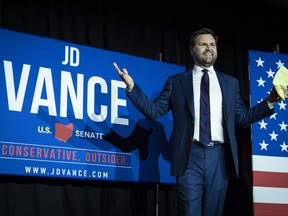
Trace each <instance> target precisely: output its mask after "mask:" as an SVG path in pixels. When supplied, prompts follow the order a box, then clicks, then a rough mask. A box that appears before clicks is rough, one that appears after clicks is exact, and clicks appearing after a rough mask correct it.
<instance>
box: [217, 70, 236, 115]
mask: <svg viewBox="0 0 288 216" xmlns="http://www.w3.org/2000/svg"><path fill="white" fill-rule="evenodd" d="M216 75H217V78H218V81H219V85H220V88H221V92H222V105H223V114H224V119H225V120H227V116H228V113H232V112H230V110H229V108H231V106H229V102H230V101H231V98H232V97H231V96H230V94H231V92H232V91H231V89H232V87H231V86H230V82H228V80H227V78H226V77H225V76H223V74H221V73H217V72H216Z"/></svg>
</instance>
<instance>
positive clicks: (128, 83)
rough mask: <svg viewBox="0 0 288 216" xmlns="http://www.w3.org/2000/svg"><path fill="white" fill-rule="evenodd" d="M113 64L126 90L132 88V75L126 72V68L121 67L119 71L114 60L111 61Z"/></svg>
mask: <svg viewBox="0 0 288 216" xmlns="http://www.w3.org/2000/svg"><path fill="white" fill-rule="evenodd" d="M113 66H114V68H115V70H116V72H117V73H118V75H119V77H120V78H121V79H122V80H123V81H124V83H125V84H126V86H127V87H126V88H127V90H129V91H131V90H132V88H133V87H134V81H133V79H132V77H131V76H130V75H129V74H128V71H127V70H126V68H123V71H121V70H120V68H119V67H118V65H117V64H116V63H115V62H114V63H113Z"/></svg>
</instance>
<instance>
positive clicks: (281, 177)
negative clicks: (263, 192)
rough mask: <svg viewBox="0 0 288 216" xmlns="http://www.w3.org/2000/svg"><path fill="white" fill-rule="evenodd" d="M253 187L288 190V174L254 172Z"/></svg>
mask: <svg viewBox="0 0 288 216" xmlns="http://www.w3.org/2000/svg"><path fill="white" fill-rule="evenodd" d="M253 185H254V186H263V187H280V188H288V173H278V172H262V171H253ZM286 214H288V212H287V213H286Z"/></svg>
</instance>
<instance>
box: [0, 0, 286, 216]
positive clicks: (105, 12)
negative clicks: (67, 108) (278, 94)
mask: <svg viewBox="0 0 288 216" xmlns="http://www.w3.org/2000/svg"><path fill="white" fill-rule="evenodd" d="M250 2H251V3H249V2H245V1H229V2H228V3H227V2H224V3H222V2H221V1H212V2H209V1H203V2H202V3H199V2H198V1H197V2H196V1H195V2H194V1H185V2H181V1H172V2H170V1H161V0H154V1H150V0H148V1H129V2H128V1H125V0H123V1H112V0H102V1H97V0H95V1H87V0H79V1H60V0H59V1H49V0H41V1H33V0H17V1H16V0H15V1H14V0H0V27H1V28H7V29H11V30H15V31H19V32H25V33H29V34H34V35H39V36H44V37H49V38H55V39H60V40H63V41H67V42H73V43H77V44H83V45H88V46H92V47H96V48H102V49H107V50H112V51H117V52H122V53H127V54H131V55H135V56H140V57H144V58H150V59H159V56H160V54H161V55H162V60H163V61H165V62H170V63H175V64H179V65H184V66H186V67H187V69H188V68H190V67H191V66H192V62H191V57H190V54H189V48H188V44H189V37H190V35H191V33H192V32H193V31H195V30H197V29H199V28H202V27H208V28H211V29H213V30H214V31H215V32H216V33H217V34H218V35H219V36H220V41H219V46H218V49H219V50H218V51H219V58H218V62H217V63H216V65H215V67H216V68H217V69H219V70H221V71H223V72H225V73H227V74H231V75H233V76H235V77H237V78H238V79H239V82H240V87H241V93H242V95H243V97H244V100H245V102H246V103H247V105H248V106H249V77H248V50H259V51H267V52H274V51H277V50H279V51H280V53H288V40H287V38H288V33H287V29H286V28H287V14H288V7H287V6H285V5H283V4H280V3H275V2H274V1H265V0H263V1H259V0H256V1H253V4H252V1H250ZM0 39H1V38H0ZM0 49H1V47H0ZM179 72H180V71H179ZM131 73H133V72H132V71H131ZM151 79H153V77H151ZM19 132H20V131H19ZM237 134H238V140H239V154H240V160H241V166H242V167H241V173H240V174H241V176H240V179H239V180H236V179H233V181H232V182H231V188H230V190H229V193H228V198H227V203H226V207H225V215H235V214H237V215H253V199H252V173H251V143H250V128H246V129H240V128H237ZM157 188H158V189H159V190H157ZM0 215H1V216H6V215H7V216H8V215H9V216H14V215H17V216H18V215H24V216H26V215H27V216H28V215H29V216H32V215H37V216H38V215H43V216H44V215H47V216H48V215H49V216H50V215H55V216H58V215H59V216H62V215H63V216H72V215H75V216H80V215H87V216H92V215H93V216H102V215H103V216H130V215H131V216H146V215H147V216H153V215H159V216H166V215H167V216H168V215H171V216H172V215H173V216H180V215H181V214H180V212H179V204H178V201H177V194H176V188H175V186H174V185H166V184H160V185H156V184H147V183H145V184H144V183H129V182H102V181H85V180H71V179H52V178H49V179H47V178H32V177H31V178H28V177H21V176H0Z"/></svg>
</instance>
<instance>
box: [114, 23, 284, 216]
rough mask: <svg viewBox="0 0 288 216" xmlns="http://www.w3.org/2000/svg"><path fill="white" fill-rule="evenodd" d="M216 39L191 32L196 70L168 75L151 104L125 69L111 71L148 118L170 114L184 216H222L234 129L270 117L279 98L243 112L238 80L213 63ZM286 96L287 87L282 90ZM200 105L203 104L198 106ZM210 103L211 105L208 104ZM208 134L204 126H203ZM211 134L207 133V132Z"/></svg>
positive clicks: (233, 158)
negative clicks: (204, 97)
mask: <svg viewBox="0 0 288 216" xmlns="http://www.w3.org/2000/svg"><path fill="white" fill-rule="evenodd" d="M217 41H218V36H217V35H215V33H214V32H213V31H211V30H210V29H207V28H204V29H200V30H198V31H196V32H195V33H193V34H192V36H191V39H190V52H191V55H192V57H193V60H194V67H193V68H192V69H191V70H188V71H186V72H183V73H180V74H177V75H172V76H170V77H168V79H167V81H166V83H165V85H164V87H163V89H162V91H161V92H160V94H159V96H158V97H157V98H155V99H154V100H153V101H151V100H150V99H149V98H148V97H147V96H146V95H145V94H144V92H143V91H142V90H141V89H140V87H139V86H138V85H137V84H136V83H135V82H134V81H133V79H132V77H131V76H130V75H129V74H128V71H127V70H126V69H125V68H124V69H123V70H120V69H119V67H118V66H117V64H116V63H114V67H115V70H116V71H117V73H118V75H119V76H120V77H121V79H122V80H123V81H124V82H125V83H126V86H127V96H128V97H129V98H130V99H131V101H132V102H133V104H134V105H135V106H136V107H137V109H139V111H141V112H142V113H143V115H145V116H146V117H147V118H149V119H156V118H158V117H161V116H163V115H165V114H166V113H168V112H169V111H170V110H171V111H172V115H173V131H172V134H171V137H170V140H169V142H170V144H171V155H172V157H171V174H172V175H174V176H176V183H177V189H178V195H179V199H180V204H181V212H182V213H183V215H185V216H192V215H193V216H195V215H207V216H216V215H222V214H223V207H224V201H225V195H226V190H227V186H228V181H229V176H230V175H231V172H234V173H235V174H236V176H238V175H239V168H238V165H239V162H238V153H237V143H236V137H235V125H238V126H242V127H246V126H249V125H250V124H252V123H253V122H256V121H259V120H261V119H263V118H266V117H268V116H270V115H272V114H273V113H274V108H273V105H274V103H275V102H276V101H279V100H280V98H279V96H278V94H277V92H276V90H275V88H273V89H272V90H271V92H270V94H269V96H268V98H267V99H265V100H263V101H262V102H260V103H259V104H257V105H256V106H254V107H251V108H247V107H246V106H245V104H244V102H243V100H242V98H241V96H240V91H239V85H238V81H237V79H236V78H234V77H232V76H229V75H226V74H223V73H221V72H219V71H217V70H216V69H214V67H213V65H214V63H215V61H216V59H217ZM203 69H206V71H208V72H207V73H208V75H209V83H210V84H209V86H210V87H209V93H210V99H209V102H210V108H209V112H210V114H209V115H210V118H209V125H210V126H209V128H211V133H210V134H209V136H211V138H209V142H208V144H204V142H202V141H201V140H200V137H201V134H202V132H201V131H200V125H202V123H201V120H200V119H201V118H200V117H201V116H202V115H204V114H202V112H201V114H200V92H201V90H200V83H201V78H202V76H203V74H204V72H202V71H203ZM283 91H284V92H285V95H286V96H285V97H286V98H288V96H287V92H288V91H287V89H286V87H284V86H283ZM201 103H202V102H201ZM212 105H213V106H212ZM206 128H207V130H208V127H206ZM209 130H210V129H209Z"/></svg>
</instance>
